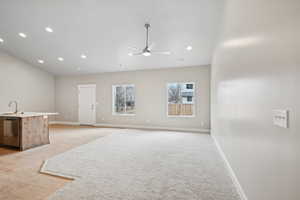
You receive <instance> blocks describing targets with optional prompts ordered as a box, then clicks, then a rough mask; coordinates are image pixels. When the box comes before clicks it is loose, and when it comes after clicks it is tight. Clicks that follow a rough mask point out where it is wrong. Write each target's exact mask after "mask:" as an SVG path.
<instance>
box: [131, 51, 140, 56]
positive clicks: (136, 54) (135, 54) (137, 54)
mask: <svg viewBox="0 0 300 200" xmlns="http://www.w3.org/2000/svg"><path fill="white" fill-rule="evenodd" d="M128 55H129V56H141V55H143V52H139V53H129V54H128Z"/></svg>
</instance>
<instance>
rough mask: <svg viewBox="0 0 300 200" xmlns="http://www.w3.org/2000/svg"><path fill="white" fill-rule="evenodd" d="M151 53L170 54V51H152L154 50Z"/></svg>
mask: <svg viewBox="0 0 300 200" xmlns="http://www.w3.org/2000/svg"><path fill="white" fill-rule="evenodd" d="M151 53H152V54H159V55H171V52H170V51H156V52H155V51H154V52H151Z"/></svg>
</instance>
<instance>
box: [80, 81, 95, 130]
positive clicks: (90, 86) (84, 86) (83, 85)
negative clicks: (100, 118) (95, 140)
mask: <svg viewBox="0 0 300 200" xmlns="http://www.w3.org/2000/svg"><path fill="white" fill-rule="evenodd" d="M77 88H78V89H77V91H78V122H79V124H81V122H80V110H79V106H80V105H79V102H80V89H81V88H93V89H94V97H93V109H94V114H93V122H92V123H90V124H84V125H94V124H96V114H97V108H96V96H97V95H96V84H79V85H77Z"/></svg>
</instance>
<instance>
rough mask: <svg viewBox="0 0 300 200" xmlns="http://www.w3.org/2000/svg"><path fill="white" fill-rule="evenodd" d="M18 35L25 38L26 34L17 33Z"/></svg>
mask: <svg viewBox="0 0 300 200" xmlns="http://www.w3.org/2000/svg"><path fill="white" fill-rule="evenodd" d="M19 36H20V37H22V38H26V37H27V35H26V34H25V33H19Z"/></svg>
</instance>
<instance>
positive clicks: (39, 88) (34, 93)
mask: <svg viewBox="0 0 300 200" xmlns="http://www.w3.org/2000/svg"><path fill="white" fill-rule="evenodd" d="M54 89H55V79H54V76H53V75H51V74H49V73H48V72H45V71H43V70H41V69H39V68H37V67H33V66H30V65H29V64H26V63H24V62H23V61H21V60H19V59H17V58H15V57H13V56H10V55H8V54H6V53H3V52H0V112H7V111H14V109H15V107H14V105H13V107H12V108H8V103H9V101H11V100H17V101H18V103H19V110H20V111H27V112H31V111H32V112H34V111H37V112H53V111H54V95H55V92H54Z"/></svg>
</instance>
